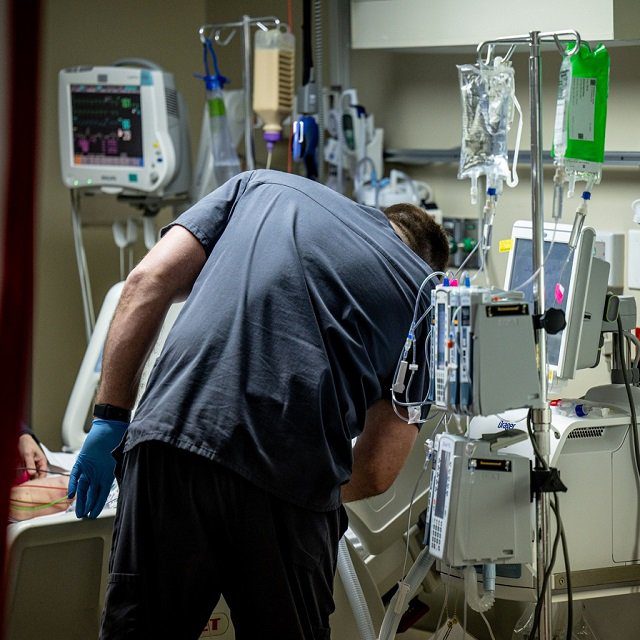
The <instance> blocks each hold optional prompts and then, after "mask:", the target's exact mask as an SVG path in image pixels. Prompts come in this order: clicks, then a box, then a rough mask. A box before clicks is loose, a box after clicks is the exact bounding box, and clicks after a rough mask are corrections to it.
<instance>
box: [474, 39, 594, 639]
mask: <svg viewBox="0 0 640 640" xmlns="http://www.w3.org/2000/svg"><path fill="white" fill-rule="evenodd" d="M567 39H569V40H570V41H572V42H575V45H574V47H573V48H572V49H571V50H569V51H565V50H564V48H563V46H562V41H563V40H565V41H566V40H567ZM544 41H553V42H554V43H555V45H556V47H557V48H558V51H559V52H560V54H561V55H563V56H564V55H568V56H572V55H575V54H576V53H577V52H578V51H579V50H580V45H581V44H582V40H581V38H580V34H579V33H578V32H577V31H575V30H566V31H530V32H529V33H528V34H527V35H520V36H507V37H505V38H496V39H495V40H486V41H484V42H482V43H480V44H479V45H478V48H477V53H478V64H481V65H482V64H488V63H489V62H490V60H491V57H492V55H494V53H495V48H496V47H497V46H508V47H509V49H508V51H507V54H506V56H505V57H506V58H509V57H511V55H512V54H513V52H514V51H515V49H516V48H517V47H518V46H520V45H528V47H529V105H530V109H531V222H532V231H533V272H534V273H537V276H536V279H535V281H534V287H533V295H534V305H533V306H534V314H536V315H542V314H543V313H544V311H545V299H544V291H545V288H544V269H542V268H541V267H542V265H543V263H544V200H543V175H542V105H541V95H540V92H541V87H542V64H541V63H542V60H541V51H540V46H541V43H542V42H544ZM485 47H486V48H487V57H486V58H485V59H484V60H483V59H482V52H483V50H484V49H485ZM536 345H537V356H538V362H539V363H540V367H539V374H540V379H539V382H540V401H539V402H538V404H537V406H535V407H534V408H533V430H534V435H535V439H536V442H537V444H538V449H539V451H540V453H541V455H542V457H543V459H544V461H545V462H546V463H547V464H549V452H550V440H549V430H550V425H551V411H550V409H549V402H548V399H547V371H546V366H545V363H546V361H547V345H546V340H545V335H544V329H543V328H538V329H536ZM550 515H551V509H550V498H549V494H548V493H538V494H536V579H537V584H538V598H543V605H542V609H541V617H540V630H539V632H538V637H539V638H540V640H551V637H552V634H551V582H550V581H549V583H548V584H547V586H546V588H545V590H544V592H543V591H542V581H543V576H544V574H545V571H546V568H547V566H548V564H549V529H550Z"/></svg>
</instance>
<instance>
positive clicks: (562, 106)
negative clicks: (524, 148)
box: [553, 64, 571, 156]
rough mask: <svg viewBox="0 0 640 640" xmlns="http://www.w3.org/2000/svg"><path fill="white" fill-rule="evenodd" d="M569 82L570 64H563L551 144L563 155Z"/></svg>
mask: <svg viewBox="0 0 640 640" xmlns="http://www.w3.org/2000/svg"><path fill="white" fill-rule="evenodd" d="M570 82H571V65H570V64H567V65H566V66H565V65H564V64H563V68H561V69H560V78H559V81H558V99H557V101H556V119H555V124H554V128H553V146H554V148H555V150H556V153H557V154H558V153H559V155H561V156H564V152H565V150H566V148H567V147H566V137H565V136H566V122H565V118H566V110H567V96H568V94H569V91H568V85H569V83H570Z"/></svg>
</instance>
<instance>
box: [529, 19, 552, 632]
mask: <svg viewBox="0 0 640 640" xmlns="http://www.w3.org/2000/svg"><path fill="white" fill-rule="evenodd" d="M530 37H531V40H530V45H529V96H530V106H531V220H532V231H533V270H534V273H537V276H536V279H535V281H534V287H533V293H534V314H536V315H538V316H540V315H542V314H543V313H544V311H545V287H544V269H543V268H542V265H543V262H544V201H543V182H544V176H543V165H542V106H541V96H540V90H541V85H542V78H541V61H540V32H539V31H532V32H531V33H530ZM536 333H537V336H536V338H537V345H538V354H537V355H538V368H539V371H540V403H539V406H538V407H537V408H535V409H534V410H533V430H534V434H535V438H536V442H537V444H538V448H539V450H540V453H541V455H542V457H543V459H544V461H545V462H546V464H547V465H548V464H549V452H550V441H549V428H550V424H551V412H550V410H549V406H548V402H547V367H546V362H547V343H546V333H545V331H544V329H537V330H536ZM549 517H550V506H549V494H548V493H539V494H537V496H536V552H537V553H536V556H537V564H536V569H537V585H538V598H543V605H542V609H541V616H540V627H539V632H538V637H539V638H540V640H551V582H550V581H549V583H548V584H547V586H546V588H545V590H544V593H543V592H542V582H543V579H544V574H545V571H546V569H547V567H548V565H549V530H550V528H549V524H550V521H549Z"/></svg>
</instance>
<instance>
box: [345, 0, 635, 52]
mask: <svg viewBox="0 0 640 640" xmlns="http://www.w3.org/2000/svg"><path fill="white" fill-rule="evenodd" d="M638 24H640V2H638V0H561V1H560V2H558V0H536V2H511V3H508V4H507V5H505V3H504V2H503V1H502V0H500V2H498V0H484V2H470V1H469V0H429V1H428V2H427V1H426V0H351V46H352V47H353V48H354V49H394V50H397V51H402V50H404V51H410V50H413V51H415V50H424V51H439V50H455V49H456V47H468V46H470V45H477V44H478V43H479V42H482V41H483V40H487V39H489V38H497V37H501V36H513V35H517V34H524V33H528V32H529V31H532V30H540V31H553V30H557V29H567V28H569V27H571V28H572V29H576V30H577V31H579V32H580V34H581V35H582V37H583V38H584V39H585V40H587V41H589V42H620V43H622V42H625V41H628V42H629V43H633V42H637V41H638V38H639V37H640V34H639V32H638Z"/></svg>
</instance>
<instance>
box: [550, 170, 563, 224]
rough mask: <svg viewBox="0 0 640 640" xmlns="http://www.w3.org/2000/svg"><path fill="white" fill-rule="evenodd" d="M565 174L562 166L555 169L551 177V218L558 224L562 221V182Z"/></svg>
mask: <svg viewBox="0 0 640 640" xmlns="http://www.w3.org/2000/svg"><path fill="white" fill-rule="evenodd" d="M565 177H566V173H565V170H564V167H563V166H562V165H558V166H557V167H556V172H555V173H554V175H553V208H552V209H551V217H552V218H553V219H554V220H555V221H556V222H558V221H559V220H560V219H562V212H563V209H564V181H565Z"/></svg>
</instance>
